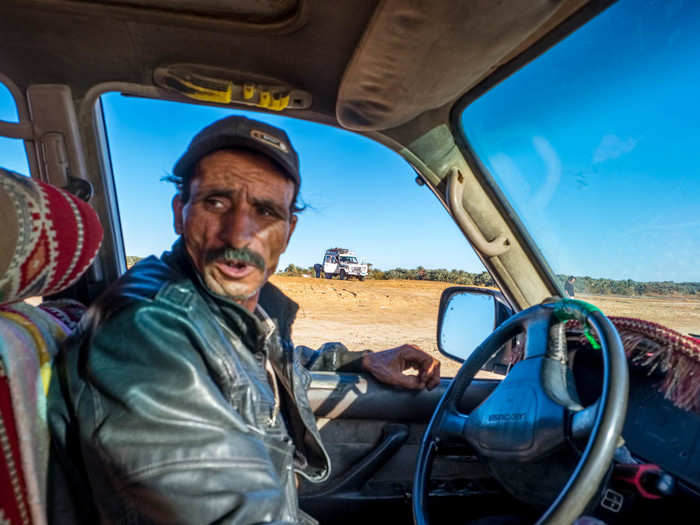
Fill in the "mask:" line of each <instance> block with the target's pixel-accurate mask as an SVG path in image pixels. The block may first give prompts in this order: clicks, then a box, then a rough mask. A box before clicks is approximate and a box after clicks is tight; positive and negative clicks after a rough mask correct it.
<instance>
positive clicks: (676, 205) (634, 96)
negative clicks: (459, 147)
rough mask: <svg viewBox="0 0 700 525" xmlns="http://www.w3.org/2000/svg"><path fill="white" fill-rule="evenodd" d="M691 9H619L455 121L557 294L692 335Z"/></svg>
mask: <svg viewBox="0 0 700 525" xmlns="http://www.w3.org/2000/svg"><path fill="white" fill-rule="evenodd" d="M698 29H700V4H699V3H696V2H681V1H669V2H650V1H649V2H639V1H621V2H619V3H617V4H615V5H613V6H612V7H610V8H609V9H608V10H607V11H606V12H604V13H603V14H602V15H601V16H600V17H598V18H597V19H594V20H593V21H591V22H589V23H588V24H586V25H585V26H584V27H582V28H581V29H579V30H578V31H576V32H575V33H573V34H572V35H570V36H569V37H568V38H566V39H565V40H564V41H562V42H561V43H559V44H558V45H556V46H555V47H554V48H552V49H551V50H549V51H548V52H546V53H545V54H544V55H542V56H541V57H539V58H538V59H536V60H534V61H533V62H532V63H530V64H529V65H527V66H526V67H525V68H523V69H522V70H520V71H519V72H517V73H516V74H514V75H512V76H511V77H509V78H507V79H506V80H505V81H503V82H502V83H501V84H499V85H497V86H496V87H494V88H493V89H492V90H490V91H489V92H487V93H486V95H485V96H483V97H481V98H480V99H478V100H476V101H475V102H474V103H472V104H470V105H469V106H467V107H466V109H465V110H464V111H463V113H462V116H461V122H460V123H461V126H462V130H463V132H464V133H465V134H466V138H467V140H468V142H469V144H470V146H471V148H472V149H473V151H474V152H475V154H476V156H477V157H478V160H479V161H480V163H481V164H482V166H483V168H484V169H485V171H486V172H487V173H488V174H490V175H491V176H492V177H493V178H494V179H495V181H496V183H497V185H498V186H500V188H501V190H502V191H503V193H504V195H505V196H506V198H507V199H508V201H509V202H510V204H511V205H512V206H513V207H514V208H515V210H516V212H517V213H518V215H519V216H520V217H521V219H522V220H523V222H524V224H525V227H526V228H527V229H528V231H529V232H530V234H531V235H532V236H533V238H534V239H535V242H536V243H537V245H538V247H539V248H540V250H541V251H542V253H543V254H544V256H545V258H546V260H547V261H548V263H549V264H550V266H551V268H552V269H553V270H554V272H555V273H556V274H557V277H558V278H559V280H560V282H561V284H562V289H565V288H566V289H567V290H568V292H569V293H573V294H574V295H575V296H576V297H580V298H583V299H584V300H589V301H591V302H594V303H596V304H598V305H599V306H600V307H601V308H603V310H604V311H606V312H607V313H608V314H609V315H624V316H628V317H638V318H643V319H647V320H651V321H657V322H660V323H662V324H664V325H666V326H670V327H672V328H675V329H677V330H679V331H682V332H690V333H694V334H697V333H700V282H699V281H700V264H699V263H698V261H699V260H700V212H699V211H698V210H699V207H698V199H699V198H700V163H699V162H698V159H697V155H696V152H697V150H698V144H699V143H700V127H698V122H699V121H700V104H698V96H697V86H698V81H700V72H699V71H700V70H699V69H698V62H697V57H698V56H699V55H698V52H699V51H700V32H698Z"/></svg>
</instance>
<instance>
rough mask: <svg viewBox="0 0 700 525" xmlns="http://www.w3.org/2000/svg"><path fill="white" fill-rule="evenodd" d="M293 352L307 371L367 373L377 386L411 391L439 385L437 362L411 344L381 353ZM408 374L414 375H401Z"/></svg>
mask: <svg viewBox="0 0 700 525" xmlns="http://www.w3.org/2000/svg"><path fill="white" fill-rule="evenodd" d="M296 350H297V351H298V352H300V354H301V358H302V363H304V364H305V366H306V368H308V369H309V370H319V371H321V370H322V371H331V372H355V373H359V372H368V373H370V374H371V375H372V376H373V377H374V378H375V379H377V381H379V382H381V383H384V384H387V385H391V386H399V387H403V388H409V389H413V390H421V389H423V388H427V389H428V390H432V389H433V388H435V387H436V386H437V385H438V384H440V361H438V360H437V359H435V358H434V357H431V356H430V355H429V354H427V353H426V352H424V351H423V350H421V349H420V348H419V347H417V346H415V345H411V344H404V345H401V346H397V347H396V348H390V349H389V350H384V351H381V352H372V351H370V350H364V351H361V352H352V351H350V350H348V349H347V348H346V347H345V346H344V345H343V344H341V343H326V344H324V345H323V346H322V347H321V348H319V349H318V350H312V349H311V348H309V347H306V346H298V347H297V349H296ZM408 370H415V371H416V374H415V375H413V374H405V373H404V372H405V371H408Z"/></svg>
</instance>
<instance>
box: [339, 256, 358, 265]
mask: <svg viewBox="0 0 700 525" xmlns="http://www.w3.org/2000/svg"><path fill="white" fill-rule="evenodd" d="M340 262H341V263H351V264H357V257H348V256H344V255H341V256H340Z"/></svg>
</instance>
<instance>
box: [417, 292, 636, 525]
mask: <svg viewBox="0 0 700 525" xmlns="http://www.w3.org/2000/svg"><path fill="white" fill-rule="evenodd" d="M569 319H576V320H578V321H580V322H581V324H582V326H584V328H585V330H586V332H585V333H586V334H587V336H588V337H589V340H591V341H592V343H593V344H594V346H595V347H598V346H600V350H601V353H602V358H603V374H604V375H603V387H602V392H601V395H600V398H599V399H598V400H597V401H596V402H595V403H593V404H592V405H590V406H589V407H587V408H585V409H584V408H583V407H582V406H580V405H579V404H578V402H577V400H576V394H575V386H574V384H573V380H572V377H571V372H570V369H569V368H568V367H567V365H566V360H567V355H566V350H565V348H566V347H565V345H564V344H563V343H562V341H561V339H562V338H563V337H565V335H564V331H563V324H562V323H564V322H565V321H567V320H569ZM590 326H592V327H593V329H594V330H595V332H596V334H597V336H598V339H599V341H600V345H598V343H597V342H596V341H595V339H593V338H592V336H591V335H590V333H589V332H588V327H590ZM522 332H525V336H526V340H525V352H524V357H523V360H522V361H520V362H519V363H517V364H516V365H515V366H514V367H513V368H512V369H511V371H510V373H509V374H508V375H507V376H506V377H505V378H504V379H503V381H501V383H500V384H499V385H498V386H497V387H496V388H495V389H494V390H493V392H492V393H491V395H490V396H489V397H488V398H487V399H486V400H484V401H483V402H482V403H481V405H479V406H478V407H477V408H476V409H474V410H473V411H472V412H471V413H470V414H468V415H467V414H463V413H461V412H459V411H458V409H457V406H458V402H459V400H460V399H461V398H462V396H463V394H464V392H465V390H466V389H467V387H469V384H470V383H471V382H472V380H473V379H474V376H475V375H476V373H477V372H478V371H479V369H480V368H481V367H482V366H483V364H484V363H485V362H486V361H487V360H488V359H489V358H490V357H491V356H492V355H493V354H494V353H495V352H496V351H497V350H498V349H499V348H501V346H503V345H504V344H505V343H506V342H507V341H509V340H510V339H511V338H513V337H514V336H516V335H518V334H519V333H522ZM628 389H629V375H628V369H627V360H626V357H625V353H624V349H623V346H622V342H621V341H620V337H619V335H618V333H617V330H616V329H615V327H614V326H613V324H612V323H611V322H610V321H609V320H608V318H607V317H605V315H603V313H602V312H601V311H600V310H598V309H597V308H596V307H594V306H593V305H590V304H588V303H585V302H583V301H578V300H573V299H564V300H561V301H558V302H554V303H547V304H539V305H536V306H533V307H531V308H528V309H527V310H523V311H522V312H519V313H518V314H516V315H514V316H512V317H510V318H509V319H508V320H506V321H505V322H504V323H503V324H501V325H500V326H499V327H498V328H496V330H495V331H494V332H493V333H492V334H491V335H490V336H489V337H488V338H487V339H486V340H485V341H484V342H483V343H481V344H480V345H479V346H478V347H477V348H476V349H475V350H474V352H472V354H471V355H470V356H469V357H468V358H467V360H466V361H465V362H464V363H463V365H462V367H461V368H460V370H459V372H458V373H457V376H456V377H455V378H454V380H453V381H452V383H451V384H450V386H449V387H448V388H447V390H446V391H445V393H444V395H443V396H442V399H441V400H440V402H439V403H438V405H437V407H436V409H435V413H434V414H433V417H432V419H431V420H430V423H429V424H428V427H427V429H426V431H425V435H424V436H423V440H422V442H421V446H420V449H419V452H418V460H417V463H416V472H415V476H414V480H413V519H414V523H415V524H416V525H427V524H428V520H427V518H426V511H425V509H426V503H427V498H428V481H429V479H430V470H431V466H432V461H433V458H434V457H435V455H436V453H437V452H438V451H439V449H440V447H443V446H444V445H445V444H459V445H464V443H465V442H466V443H468V444H469V445H470V446H471V447H472V448H474V449H475V450H476V452H477V453H478V455H479V457H480V458H481V459H482V460H484V461H487V462H489V463H490V464H498V463H500V464H502V465H508V464H509V465H513V464H515V465H523V464H528V463H534V462H538V461H544V462H546V459H545V457H546V456H548V455H549V456H552V452H553V451H554V450H555V449H557V448H558V447H560V446H561V445H562V444H563V443H564V442H566V441H569V440H571V439H572V438H581V437H585V436H586V435H589V438H588V442H587V444H586V447H585V449H584V451H583V453H582V454H581V457H580V459H579V461H578V464H577V465H576V468H575V469H574V471H573V473H572V474H571V476H570V477H569V479H568V481H567V482H566V483H565V485H564V488H563V489H561V491H560V492H559V493H558V496H556V499H554V502H553V503H552V504H551V505H550V506H549V508H548V509H547V511H546V512H545V513H544V514H543V515H542V517H541V518H540V519H539V521H537V525H544V524H547V525H553V524H557V525H559V524H570V523H573V521H574V520H575V519H576V518H578V517H579V516H580V515H581V513H582V512H583V511H584V509H585V507H586V505H587V504H588V502H589V501H590V500H591V498H592V497H593V496H594V495H595V494H596V492H597V490H598V487H599V485H600V483H601V481H602V480H603V478H604V476H605V475H606V473H607V471H608V468H609V466H610V462H611V460H612V457H613V453H614V452H615V449H616V447H617V446H618V439H619V436H620V433H621V431H622V426H623V424H624V421H625V413H626V410H627V395H628ZM554 456H555V455H554ZM554 456H552V457H554ZM564 479H565V478H564ZM549 501H551V500H549Z"/></svg>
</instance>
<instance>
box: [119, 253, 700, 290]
mask: <svg viewBox="0 0 700 525" xmlns="http://www.w3.org/2000/svg"><path fill="white" fill-rule="evenodd" d="M140 259H141V257H135V256H132V255H130V256H127V258H126V260H127V267H131V266H132V265H133V264H135V263H136V262H138V261H139V260H140ZM278 273H279V274H280V275H287V276H297V277H298V276H302V275H308V276H311V277H313V275H314V267H313V266H308V267H302V266H297V265H295V264H290V265H288V266H287V267H286V268H285V269H284V270H282V271H281V272H278ZM556 277H557V280H558V281H559V284H560V285H561V286H562V288H563V287H564V282H566V279H567V278H568V277H569V276H568V275H563V274H559V275H557V276H556ZM574 277H576V281H575V282H574V291H575V292H576V293H583V294H592V295H700V283H697V282H685V283H676V282H673V281H646V282H640V281H633V280H632V279H622V280H616V279H605V278H600V277H589V276H587V275H583V276H579V275H575V276H574ZM367 279H375V280H380V281H381V280H393V279H406V280H412V281H440V282H444V283H453V284H462V285H466V286H496V283H495V282H494V280H493V279H492V278H491V275H489V273H488V272H480V273H471V272H465V271H464V270H455V269H452V270H447V269H446V268H437V269H426V268H423V267H422V266H419V267H418V268H413V269H407V268H392V269H390V270H380V269H378V268H372V269H370V271H369V274H368V275H367Z"/></svg>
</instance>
